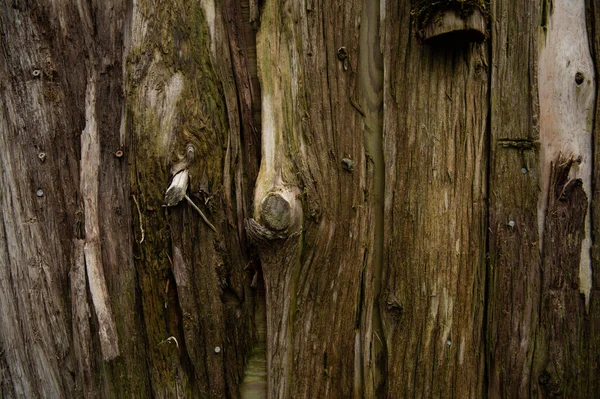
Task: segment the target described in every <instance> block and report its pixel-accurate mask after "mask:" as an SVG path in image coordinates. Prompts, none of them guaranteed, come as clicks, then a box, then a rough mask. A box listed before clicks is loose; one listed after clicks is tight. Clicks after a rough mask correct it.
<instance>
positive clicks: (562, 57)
mask: <svg viewBox="0 0 600 399" xmlns="http://www.w3.org/2000/svg"><path fill="white" fill-rule="evenodd" d="M584 3H585V1H584V0H577V1H570V0H553V1H552V5H551V9H550V10H546V13H547V15H546V16H545V20H546V26H545V35H544V39H545V40H544V41H543V42H541V43H540V46H541V52H540V60H539V68H538V72H539V98H540V150H541V151H540V160H541V176H540V178H541V179H542V180H541V183H542V185H541V187H540V189H541V193H540V199H539V202H538V224H539V230H540V239H541V240H542V241H543V242H545V241H546V240H545V238H542V237H543V234H544V218H545V215H546V207H547V202H548V201H549V200H548V192H549V189H548V184H549V182H550V173H551V165H550V163H551V162H555V161H556V160H557V159H558V158H559V154H563V155H564V156H569V157H573V158H574V159H577V162H576V163H574V164H573V167H572V168H571V169H570V174H571V177H573V178H579V179H581V182H582V184H583V189H584V190H585V191H586V192H587V193H591V192H592V168H593V159H592V152H593V145H592V123H591V121H592V120H593V116H594V115H593V114H594V103H595V98H596V77H595V73H594V69H593V64H592V59H591V54H590V44H589V40H588V36H587V32H586V26H585V4H584ZM542 12H543V11H542ZM586 214H587V212H586ZM590 219H591V217H590V216H587V217H586V222H585V236H584V239H583V242H582V246H581V254H580V256H579V259H580V265H579V273H578V276H579V279H580V284H579V287H580V290H581V291H582V292H583V293H585V297H586V302H588V299H589V295H590V288H591V284H592V282H591V259H590V255H591V254H590V247H591V242H592V237H591V223H590Z"/></svg>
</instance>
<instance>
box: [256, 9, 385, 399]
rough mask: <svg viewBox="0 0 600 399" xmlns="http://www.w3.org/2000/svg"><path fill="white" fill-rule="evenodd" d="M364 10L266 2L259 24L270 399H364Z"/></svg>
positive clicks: (260, 197) (260, 216) (260, 237)
mask: <svg viewBox="0 0 600 399" xmlns="http://www.w3.org/2000/svg"><path fill="white" fill-rule="evenodd" d="M361 3H362V2H359V1H345V2H339V3H336V2H332V3H318V2H308V3H306V4H303V3H299V2H294V1H275V0H268V1H266V2H265V4H264V6H263V9H262V13H261V16H260V30H259V32H258V37H257V59H258V71H259V78H260V81H261V90H262V121H261V123H262V155H263V156H262V164H261V170H260V173H259V177H258V180H257V189H256V193H255V203H254V206H255V213H254V216H255V221H251V222H250V223H249V226H250V231H252V232H253V234H254V235H257V237H256V242H257V245H258V247H259V253H260V256H261V260H262V266H263V271H264V276H265V285H266V290H267V293H266V295H267V321H268V328H267V345H268V369H269V393H270V397H286V398H287V397H329V398H335V397H339V398H348V397H360V396H362V389H363V387H362V382H361V381H362V374H363V370H362V367H361V361H360V359H361V358H362V357H363V356H365V354H363V353H362V352H361V345H360V342H361V338H360V334H361V331H360V321H361V317H362V316H361V312H362V298H361V287H362V284H363V271H364V269H365V267H370V265H368V264H367V265H366V264H365V263H364V260H365V259H366V258H367V257H368V256H370V255H369V254H370V253H371V248H372V245H373V243H372V242H370V241H369V240H368V237H369V235H368V232H369V226H368V225H367V220H368V218H369V217H370V212H371V207H370V200H369V198H368V192H369V191H370V189H371V187H370V184H371V183H370V182H369V181H368V180H367V176H366V171H367V156H366V154H365V147H364V125H363V112H362V106H363V104H362V101H361V99H362V96H361V93H360V88H359V84H358V79H359V77H358V75H359V71H358V54H359V26H360V16H361ZM374 33H375V32H374ZM344 159H346V160H347V161H346V169H344V164H343V162H342V160H344ZM351 164H352V165H353V168H351V167H350V165H351ZM350 169H352V170H350ZM272 192H276V193H278V192H279V193H281V192H283V193H288V194H286V199H285V201H283V202H282V207H281V208H280V210H281V211H282V212H281V213H274V212H273V210H274V209H275V208H273V207H271V206H268V207H266V206H264V204H265V202H264V201H265V200H267V199H268V197H269V195H270V193H272ZM285 202H287V204H288V205H286V204H285ZM298 205H300V206H301V208H298ZM294 209H297V211H293V210H294ZM300 211H301V212H302V213H300ZM277 215H279V216H277ZM284 220H289V221H290V223H289V226H287V227H285V229H280V227H284V226H286V225H288V223H283V222H284ZM275 222H277V223H275ZM279 222H282V223H281V224H280V223H279ZM278 236H279V237H282V238H279V239H278V238H276V237H278ZM269 237H272V238H271V239H270V240H269Z"/></svg>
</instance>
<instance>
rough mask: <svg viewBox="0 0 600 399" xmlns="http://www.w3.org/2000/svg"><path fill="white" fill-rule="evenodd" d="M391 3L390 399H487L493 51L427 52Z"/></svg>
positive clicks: (387, 103) (387, 145)
mask: <svg viewBox="0 0 600 399" xmlns="http://www.w3.org/2000/svg"><path fill="white" fill-rule="evenodd" d="M408 25H410V4H408V2H400V3H396V2H386V9H385V16H384V20H383V29H384V32H383V36H382V42H383V49H384V132H385V133H384V146H383V148H384V157H385V175H386V180H385V220H386V222H385V230H384V232H385V233H384V240H385V241H384V245H385V248H384V271H383V286H382V291H381V297H380V299H379V302H380V308H381V314H382V320H383V328H384V335H385V337H384V339H385V341H386V349H387V351H386V355H387V369H386V382H387V392H388V394H389V395H390V397H412V396H419V397H461V398H468V397H471V398H478V397H481V395H482V393H483V388H484V387H483V382H484V342H483V341H484V340H483V334H482V332H483V316H484V293H485V278H486V268H485V256H486V253H485V251H486V237H487V233H486V225H487V221H486V210H487V148H488V112H489V105H488V104H489V103H488V101H489V93H488V89H489V65H488V44H483V45H461V46H441V47H438V46H421V45H419V44H418V42H417V40H416V38H415V37H414V34H413V32H412V31H410V30H408V29H399V27H402V26H408Z"/></svg>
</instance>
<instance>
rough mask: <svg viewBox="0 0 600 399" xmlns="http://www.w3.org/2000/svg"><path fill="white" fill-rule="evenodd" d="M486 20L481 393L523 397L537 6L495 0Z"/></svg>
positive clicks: (531, 323)
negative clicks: (484, 377)
mask: <svg viewBox="0 0 600 399" xmlns="http://www.w3.org/2000/svg"><path fill="white" fill-rule="evenodd" d="M491 14H492V15H491V21H492V26H491V38H492V53H491V59H492V61H491V87H490V90H491V92H490V95H491V119H490V123H491V139H490V156H489V163H490V178H489V187H490V210H489V229H490V230H489V236H490V238H489V268H488V271H489V276H488V278H489V282H488V289H489V290H488V301H487V306H488V313H487V326H486V327H487V332H486V333H487V342H488V347H487V352H488V353H487V367H488V389H487V393H488V395H489V397H492V398H496V397H503V398H506V397H527V396H528V395H529V384H530V370H531V362H532V354H533V343H534V337H535V332H536V326H537V323H538V317H539V310H538V307H539V300H540V299H539V296H540V288H541V287H540V265H541V264H540V254H539V251H540V248H539V243H538V240H539V237H538V221H537V202H538V196H539V186H540V182H539V179H540V178H539V169H540V159H539V142H538V140H539V125H538V124H539V105H538V99H537V53H538V44H537V40H538V35H539V34H538V29H540V28H539V26H538V23H539V16H540V5H539V3H538V2H526V3H523V2H519V1H495V2H493V3H492V8H491ZM524 172H525V173H524Z"/></svg>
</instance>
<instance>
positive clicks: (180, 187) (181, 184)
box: [165, 169, 189, 206]
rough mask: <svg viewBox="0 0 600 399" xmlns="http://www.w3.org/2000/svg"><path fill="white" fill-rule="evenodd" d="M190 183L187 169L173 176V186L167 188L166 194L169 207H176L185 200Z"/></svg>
mask: <svg viewBox="0 0 600 399" xmlns="http://www.w3.org/2000/svg"><path fill="white" fill-rule="evenodd" d="M188 181H189V174H188V171H187V169H184V170H182V171H180V172H179V173H177V174H176V175H175V176H173V180H172V181H171V185H170V186H169V188H167V192H166V193H165V202H166V204H167V206H175V205H177V204H179V203H180V202H181V200H183V199H184V198H185V193H186V191H187V186H188Z"/></svg>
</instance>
